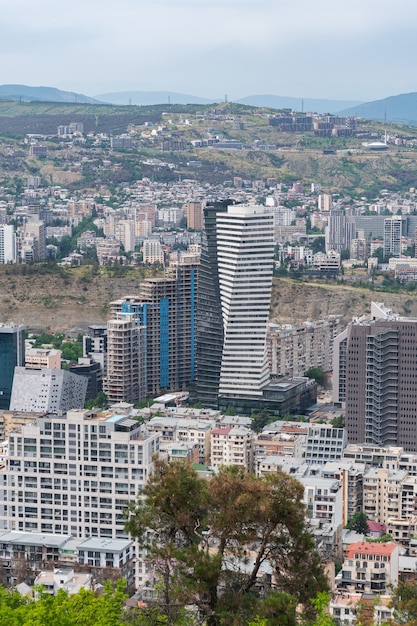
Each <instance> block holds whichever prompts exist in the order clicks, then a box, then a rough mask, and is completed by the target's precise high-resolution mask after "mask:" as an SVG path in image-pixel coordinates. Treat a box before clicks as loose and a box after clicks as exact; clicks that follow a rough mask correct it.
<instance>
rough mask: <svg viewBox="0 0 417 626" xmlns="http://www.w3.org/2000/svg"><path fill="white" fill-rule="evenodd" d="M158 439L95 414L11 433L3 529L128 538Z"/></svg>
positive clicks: (133, 424) (43, 420) (0, 496)
mask: <svg viewBox="0 0 417 626" xmlns="http://www.w3.org/2000/svg"><path fill="white" fill-rule="evenodd" d="M158 450H159V435H157V434H149V433H148V432H147V430H146V429H145V427H144V426H141V425H140V424H139V422H138V421H137V420H133V419H131V418H129V417H126V416H123V415H113V416H109V414H108V413H107V412H106V413H104V414H93V413H91V412H90V411H85V410H76V411H69V412H68V413H67V414H66V415H62V416H57V415H55V414H50V415H43V416H41V417H38V418H37V419H36V420H35V421H33V422H32V423H29V424H25V425H23V426H22V427H21V429H19V430H14V431H13V432H12V433H10V436H9V451H8V455H7V457H6V467H5V470H4V472H2V476H1V477H0V528H4V529H9V530H23V531H28V532H43V533H58V534H60V533H65V534H67V533H69V534H71V535H73V536H74V537H89V536H93V537H108V538H115V537H124V536H126V533H125V531H124V525H125V517H124V514H123V512H124V510H125V508H126V504H127V501H128V500H134V499H135V497H136V496H137V494H138V492H139V491H140V490H141V488H142V487H143V485H144V484H145V483H146V481H147V479H148V477H149V475H150V474H151V473H152V468H153V461H152V457H153V455H154V454H155V453H156V452H157V451H158Z"/></svg>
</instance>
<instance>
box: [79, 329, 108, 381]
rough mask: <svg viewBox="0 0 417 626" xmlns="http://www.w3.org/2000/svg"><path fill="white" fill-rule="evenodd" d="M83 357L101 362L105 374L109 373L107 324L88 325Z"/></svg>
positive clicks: (84, 337) (84, 338) (84, 339)
mask: <svg viewBox="0 0 417 626" xmlns="http://www.w3.org/2000/svg"><path fill="white" fill-rule="evenodd" d="M83 357H89V358H90V359H92V360H93V361H95V362H96V363H99V364H100V367H101V371H102V373H103V375H105V374H106V373H107V325H102V326H100V325H92V326H89V327H88V331H87V335H84V336H83Z"/></svg>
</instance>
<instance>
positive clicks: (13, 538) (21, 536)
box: [0, 530, 72, 548]
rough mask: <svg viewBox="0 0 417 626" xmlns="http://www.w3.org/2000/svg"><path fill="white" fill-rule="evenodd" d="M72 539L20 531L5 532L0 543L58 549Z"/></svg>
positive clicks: (0, 537) (0, 535)
mask: <svg viewBox="0 0 417 626" xmlns="http://www.w3.org/2000/svg"><path fill="white" fill-rule="evenodd" d="M70 539H72V535H52V534H46V533H29V532H24V531H21V530H6V531H5V532H4V533H1V534H0V543H14V544H19V545H29V546H46V547H49V548H60V547H61V546H62V545H64V544H65V543H67V541H69V540H70Z"/></svg>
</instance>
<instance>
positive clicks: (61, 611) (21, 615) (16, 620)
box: [0, 580, 127, 626]
mask: <svg viewBox="0 0 417 626" xmlns="http://www.w3.org/2000/svg"><path fill="white" fill-rule="evenodd" d="M124 587H125V581H124V580H119V581H118V582H117V583H116V585H115V586H113V585H112V584H111V583H110V582H107V583H105V585H104V591H103V593H101V594H100V595H97V594H95V593H94V592H93V591H87V590H86V589H81V590H80V591H79V593H77V594H74V595H68V593H67V592H66V591H64V590H63V589H60V590H59V591H58V593H57V594H56V596H52V595H50V594H49V593H45V592H42V589H40V591H39V592H38V598H37V599H36V600H31V599H29V598H25V597H22V596H21V595H20V594H19V593H18V592H17V591H11V590H9V589H4V588H3V587H0V626H45V625H47V626H74V625H75V624H82V626H120V624H121V623H122V619H123V614H124V604H125V602H126V598H127V596H126V595H125V593H124V591H123V590H124Z"/></svg>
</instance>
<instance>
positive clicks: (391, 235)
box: [384, 215, 403, 259]
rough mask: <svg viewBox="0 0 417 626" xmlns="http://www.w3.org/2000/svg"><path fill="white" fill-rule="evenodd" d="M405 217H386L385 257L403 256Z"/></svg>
mask: <svg viewBox="0 0 417 626" xmlns="http://www.w3.org/2000/svg"><path fill="white" fill-rule="evenodd" d="M402 224H403V218H402V217H401V216H396V215H393V216H390V217H386V218H385V219H384V258H385V259H387V258H388V257H390V256H394V257H399V256H401V236H402Z"/></svg>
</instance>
